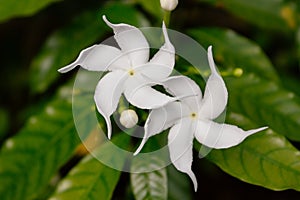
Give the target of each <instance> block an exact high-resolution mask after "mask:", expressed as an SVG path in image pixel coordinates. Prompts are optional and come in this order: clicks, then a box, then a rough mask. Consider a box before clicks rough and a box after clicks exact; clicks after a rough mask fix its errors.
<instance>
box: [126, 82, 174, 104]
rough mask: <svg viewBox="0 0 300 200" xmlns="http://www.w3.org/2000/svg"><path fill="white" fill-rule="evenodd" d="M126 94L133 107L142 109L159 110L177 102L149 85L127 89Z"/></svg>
mask: <svg viewBox="0 0 300 200" xmlns="http://www.w3.org/2000/svg"><path fill="white" fill-rule="evenodd" d="M124 94H125V97H126V99H127V100H128V101H129V102H130V103H131V104H132V105H134V106H136V107H138V108H141V109H154V108H159V107H162V106H164V105H166V104H167V103H169V102H172V101H174V100H175V99H174V98H172V97H169V96H167V95H165V94H163V93H161V92H158V91H157V90H155V89H153V88H151V87H150V86H147V85H146V86H141V87H138V88H126V90H125V93H124Z"/></svg>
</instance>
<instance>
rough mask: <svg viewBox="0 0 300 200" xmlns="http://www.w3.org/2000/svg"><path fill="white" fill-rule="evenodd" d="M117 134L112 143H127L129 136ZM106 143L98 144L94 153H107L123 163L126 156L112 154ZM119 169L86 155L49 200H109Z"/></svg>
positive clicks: (118, 176) (116, 181)
mask: <svg viewBox="0 0 300 200" xmlns="http://www.w3.org/2000/svg"><path fill="white" fill-rule="evenodd" d="M124 136H126V135H124V134H119V135H117V136H115V137H114V138H113V140H112V142H114V143H116V144H117V143H123V145H124V143H127V145H128V143H129V137H124ZM110 147H111V146H110V145H108V143H106V144H104V145H102V146H100V147H99V148H97V149H96V150H95V153H97V154H98V153H101V154H107V155H106V156H110V157H111V158H110V159H111V160H113V162H118V163H123V164H124V163H125V159H126V157H122V156H118V154H114V153H113V152H112V151H111V150H112V149H111V148H110ZM120 175H121V171H118V170H115V169H112V168H110V167H108V166H105V165H104V164H102V163H101V162H100V161H99V160H98V159H96V158H95V157H93V156H91V155H89V156H86V157H85V158H84V159H83V160H82V161H81V162H80V163H79V164H78V165H76V166H75V167H74V168H73V169H72V170H71V171H70V173H69V174H68V175H67V176H66V177H65V178H64V179H63V180H62V181H61V182H60V183H59V185H58V187H57V189H56V192H55V193H54V194H53V196H52V197H51V198H50V199H49V200H69V199H85V200H93V199H95V200H98V199H101V200H109V199H111V197H112V194H113V191H114V189H115V187H116V185H117V183H118V181H119V178H120Z"/></svg>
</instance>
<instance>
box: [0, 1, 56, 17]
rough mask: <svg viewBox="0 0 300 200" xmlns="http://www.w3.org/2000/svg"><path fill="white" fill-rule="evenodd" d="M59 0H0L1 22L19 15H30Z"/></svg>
mask: <svg viewBox="0 0 300 200" xmlns="http://www.w3.org/2000/svg"><path fill="white" fill-rule="evenodd" d="M57 1H59V0H43V1H40V0H23V1H18V0H9V1H7V0H0V5H1V6H0V22H3V21H5V20H7V19H9V18H12V17H17V16H29V15H32V14H34V13H35V12H37V11H39V10H41V9H42V8H44V7H46V6H47V5H49V4H51V3H53V2H57Z"/></svg>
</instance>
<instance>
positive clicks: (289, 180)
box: [207, 113, 300, 191]
mask: <svg viewBox="0 0 300 200" xmlns="http://www.w3.org/2000/svg"><path fill="white" fill-rule="evenodd" d="M228 122H229V123H232V124H238V125H239V126H241V127H243V128H245V129H251V128H256V127H257V125H255V124H253V123H252V122H251V121H249V120H248V119H247V118H245V117H243V116H242V115H240V114H236V113H230V115H228ZM207 158H209V160H211V161H212V162H214V163H216V164H217V165H218V166H219V167H220V168H221V169H222V170H224V171H225V172H227V173H229V174H231V175H232V176H234V177H237V178H239V179H241V180H243V181H245V182H248V183H252V184H255V185H260V186H263V187H266V188H269V189H273V190H284V189H295V190H299V191H300V181H299V180H300V152H299V151H298V150H297V149H296V148H295V147H293V146H292V145H291V144H290V143H289V142H288V141H287V140H286V139H285V138H284V137H283V136H280V135H278V134H276V133H275V132H273V131H272V130H271V129H269V130H266V131H263V132H260V133H256V134H254V135H252V136H250V137H248V138H247V139H246V140H245V141H243V142H242V143H241V144H239V145H238V146H236V147H232V148H229V149H225V150H213V151H212V152H211V153H210V154H208V157H207Z"/></svg>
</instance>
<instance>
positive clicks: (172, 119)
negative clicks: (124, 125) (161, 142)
mask: <svg viewBox="0 0 300 200" xmlns="http://www.w3.org/2000/svg"><path fill="white" fill-rule="evenodd" d="M186 115H188V109H187V108H186V107H185V106H184V105H183V104H181V103H180V102H171V103H169V104H167V105H165V106H163V107H161V108H157V109H153V110H152V111H151V112H150V114H149V116H148V118H147V120H146V123H145V126H144V130H145V135H144V137H143V140H142V142H141V144H140V146H139V147H138V149H137V150H136V152H135V153H134V154H133V155H137V154H138V153H139V152H140V151H141V150H142V148H143V146H144V144H145V143H146V141H147V140H148V138H150V137H152V136H154V135H156V134H158V133H161V132H162V131H164V130H166V129H168V128H170V127H171V126H173V125H174V124H175V123H176V122H177V121H178V120H180V119H181V118H182V117H183V116H186Z"/></svg>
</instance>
